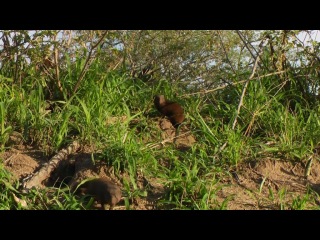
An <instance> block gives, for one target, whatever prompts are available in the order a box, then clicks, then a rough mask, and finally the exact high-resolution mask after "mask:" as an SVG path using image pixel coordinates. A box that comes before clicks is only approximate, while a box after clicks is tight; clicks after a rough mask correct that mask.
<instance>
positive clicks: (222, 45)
mask: <svg viewBox="0 0 320 240" xmlns="http://www.w3.org/2000/svg"><path fill="white" fill-rule="evenodd" d="M217 32H218V36H219V39H220V42H221V47H222V49H223V51H224V54H225V55H226V59H227V61H228V63H229V65H230V67H231V70H232V72H233V73H234V74H236V71H235V70H234V68H233V66H232V64H231V61H230V60H229V57H228V53H227V51H226V49H225V47H224V44H223V41H222V38H221V35H220V31H217Z"/></svg>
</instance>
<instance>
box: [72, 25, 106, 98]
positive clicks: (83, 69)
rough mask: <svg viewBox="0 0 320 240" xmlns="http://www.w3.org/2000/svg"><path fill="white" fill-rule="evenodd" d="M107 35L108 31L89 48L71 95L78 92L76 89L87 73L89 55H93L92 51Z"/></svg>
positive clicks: (90, 59) (89, 60)
mask: <svg viewBox="0 0 320 240" xmlns="http://www.w3.org/2000/svg"><path fill="white" fill-rule="evenodd" d="M107 33H108V31H105V32H104V34H102V36H101V38H100V39H99V41H98V42H97V43H96V44H95V45H93V46H92V47H91V49H90V51H89V55H88V57H87V59H86V62H85V64H84V66H83V68H82V71H81V73H80V76H79V79H78V81H77V84H76V85H75V87H74V89H73V94H75V93H76V92H77V90H78V88H79V86H80V83H81V81H82V79H83V77H84V75H85V74H86V72H87V70H88V68H89V62H91V61H92V58H91V55H92V53H93V50H94V49H95V48H97V47H98V46H99V44H100V43H101V42H102V40H103V39H104V37H105V36H106V35H107Z"/></svg>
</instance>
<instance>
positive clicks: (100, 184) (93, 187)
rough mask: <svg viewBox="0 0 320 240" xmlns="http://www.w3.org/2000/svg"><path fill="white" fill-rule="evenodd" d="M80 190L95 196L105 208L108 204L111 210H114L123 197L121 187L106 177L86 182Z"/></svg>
mask: <svg viewBox="0 0 320 240" xmlns="http://www.w3.org/2000/svg"><path fill="white" fill-rule="evenodd" d="M80 192H81V193H82V194H86V195H91V196H93V197H94V198H95V200H97V201H98V202H100V203H101V207H102V208H103V209H105V210H107V206H108V205H109V206H110V208H109V210H112V209H113V207H114V206H115V205H116V204H117V203H118V202H119V201H120V200H121V197H122V192H121V189H120V188H119V187H118V186H117V185H116V184H114V183H113V182H111V181H110V180H109V179H107V178H104V177H102V178H96V179H93V180H89V181H87V182H85V183H84V184H82V185H81V186H80Z"/></svg>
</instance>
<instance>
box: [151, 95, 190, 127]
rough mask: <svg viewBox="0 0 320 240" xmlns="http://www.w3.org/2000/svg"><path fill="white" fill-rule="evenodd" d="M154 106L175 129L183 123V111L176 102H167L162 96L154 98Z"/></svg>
mask: <svg viewBox="0 0 320 240" xmlns="http://www.w3.org/2000/svg"><path fill="white" fill-rule="evenodd" d="M153 102H154V106H155V107H156V109H157V110H158V111H159V112H160V113H161V114H162V115H163V116H166V117H167V118H168V119H169V121H170V122H171V124H172V125H173V126H174V127H175V128H176V129H177V128H178V127H179V126H180V124H181V123H182V122H183V120H184V118H185V116H184V110H183V108H182V107H181V105H180V104H179V103H177V102H172V101H168V100H166V99H165V97H164V96H163V95H156V96H155V97H154V101H153Z"/></svg>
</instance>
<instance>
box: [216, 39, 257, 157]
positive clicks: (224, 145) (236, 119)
mask: <svg viewBox="0 0 320 240" xmlns="http://www.w3.org/2000/svg"><path fill="white" fill-rule="evenodd" d="M262 46H263V41H262V42H261V43H260V51H259V54H258V56H257V58H256V61H255V63H254V66H253V69H252V73H251V75H250V77H249V79H248V80H247V82H246V83H245V85H244V87H243V90H242V94H241V98H240V101H239V104H238V109H237V113H236V117H235V119H234V121H233V124H232V130H234V129H235V127H236V124H237V121H238V116H239V114H240V110H241V106H242V104H243V99H244V95H245V93H246V90H247V87H248V84H249V82H250V80H251V79H252V78H253V76H254V74H255V72H256V69H257V66H258V63H259V60H260V55H261V53H262ZM227 144H228V141H227V142H225V143H224V144H223V145H222V147H220V149H219V152H221V151H222V150H223V149H224V148H225V147H226V146H227Z"/></svg>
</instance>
